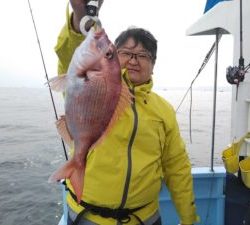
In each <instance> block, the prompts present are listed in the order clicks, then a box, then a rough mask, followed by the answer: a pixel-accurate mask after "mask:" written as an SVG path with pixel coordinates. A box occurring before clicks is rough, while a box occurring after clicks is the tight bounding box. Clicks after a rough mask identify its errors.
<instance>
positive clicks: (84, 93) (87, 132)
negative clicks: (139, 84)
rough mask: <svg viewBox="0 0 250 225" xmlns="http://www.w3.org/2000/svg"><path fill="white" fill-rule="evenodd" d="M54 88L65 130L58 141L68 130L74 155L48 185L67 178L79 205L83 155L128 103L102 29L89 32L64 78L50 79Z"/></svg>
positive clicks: (129, 97)
mask: <svg viewBox="0 0 250 225" xmlns="http://www.w3.org/2000/svg"><path fill="white" fill-rule="evenodd" d="M59 80H61V81H59ZM62 80H63V81H62ZM61 83H63V85H61ZM57 86H61V87H62V86H65V119H66V127H64V128H65V129H64V131H61V133H63V134H62V137H63V136H67V135H66V134H65V132H66V131H65V130H68V132H69V135H70V137H71V138H72V139H73V142H74V149H75V151H74V155H73V157H72V158H71V159H70V160H69V161H67V162H66V163H65V164H64V165H63V166H62V167H61V168H59V169H58V170H57V171H55V173H54V174H52V175H51V177H50V181H57V180H60V179H64V178H69V179H70V182H71V185H72V186H73V189H74V192H75V194H76V196H77V199H78V201H79V202H80V200H81V197H82V191H83V177H84V171H85V165H86V156H87V153H88V151H89V150H90V149H91V146H93V145H94V144H96V142H97V141H98V140H100V138H101V137H102V136H103V135H104V134H105V132H107V130H108V129H109V128H110V127H112V124H113V122H114V121H116V118H117V116H118V115H119V114H120V113H121V109H124V108H125V106H126V105H129V103H130V99H131V95H130V94H129V91H128V89H127V87H126V86H125V85H124V84H123V83H122V80H121V68H120V64H119V60H118V56H117V52H116V48H115V46H114V45H113V44H112V43H111V42H110V40H109V39H108V36H107V35H106V33H105V31H104V30H103V29H99V30H98V31H94V30H93V29H91V30H90V31H89V33H88V35H87V37H86V39H85V40H84V41H83V42H82V43H81V45H80V46H79V47H78V48H77V49H76V51H75V53H74V55H73V57H72V60H71V63H70V65H69V69H68V72H67V76H65V77H64V78H55V79H52V81H51V87H52V89H53V88H54V89H56V88H57ZM62 120H64V118H63V119H62ZM60 122H62V121H59V122H58V123H59V124H60ZM59 127H60V125H59ZM61 127H63V126H61ZM59 133H60V132H59Z"/></svg>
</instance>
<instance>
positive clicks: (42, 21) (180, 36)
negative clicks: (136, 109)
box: [0, 0, 233, 87]
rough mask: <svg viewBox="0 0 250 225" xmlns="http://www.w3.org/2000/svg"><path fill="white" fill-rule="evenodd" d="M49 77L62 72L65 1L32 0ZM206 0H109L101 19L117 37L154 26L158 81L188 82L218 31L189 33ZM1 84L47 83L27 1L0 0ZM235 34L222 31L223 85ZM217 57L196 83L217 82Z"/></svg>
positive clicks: (164, 83)
mask: <svg viewBox="0 0 250 225" xmlns="http://www.w3.org/2000/svg"><path fill="white" fill-rule="evenodd" d="M30 3H31V6H32V11H33V15H34V18H35V22H36V25H37V30H38V34H39V38H40V43H41V47H42V50H43V53H44V59H45V64H46V69H47V72H48V76H49V77H54V76H56V75H57V57H56V55H55V53H54V46H55V44H56V39H57V35H58V33H59V31H60V29H61V27H62V26H63V24H64V23H65V9H66V3H67V1H66V0H52V1H51V0H30ZM205 4H206V0H171V1H170V0H166V1H163V0H153V1H149V0H105V2H104V4H103V7H102V10H101V12H100V19H101V21H102V24H103V27H104V28H105V30H106V32H107V34H108V36H109V37H110V39H111V40H112V41H114V39H115V37H116V36H117V35H118V34H119V33H120V32H121V31H122V30H124V29H126V28H127V27H129V26H132V25H134V26H138V27H143V28H146V29H148V30H150V31H151V32H152V33H153V34H154V35H155V37H156V38H157V40H158V59H157V62H156V65H155V69H154V83H155V85H156V86H164V87H174V86H175V87H176V86H181V87H188V86H189V85H190V82H191V81H192V79H193V78H194V77H195V75H196V73H197V71H198V69H199V67H200V65H201V63H202V61H203V59H204V57H205V56H206V54H207V52H208V50H209V49H210V47H211V45H212V44H213V42H214V40H215V37H214V36H195V37H194V36H193V37H189V36H186V30H187V29H188V28H189V27H190V26H191V25H192V24H193V23H195V22H196V21H197V20H198V19H199V18H200V17H202V15H203V11H204V8H205ZM0 24H1V38H0V62H1V63H0V86H11V87H13V86H14V87H44V82H45V81H46V80H45V72H44V69H43V65H42V61H41V56H40V52H39V49H38V45H37V40H36V36H35V31H34V27H33V24H32V20H31V15H30V11H29V7H28V1H27V0H14V1H1V9H0ZM232 51H233V39H232V37H231V36H230V35H227V36H225V37H224V36H223V37H222V40H221V43H220V49H219V57H220V58H219V74H218V85H219V86H228V84H227V82H226V78H225V71H226V67H227V66H229V65H231V64H232V62H233V58H232ZM213 73H214V58H212V59H211V61H210V62H209V64H208V66H207V67H206V68H205V69H204V71H203V72H202V74H201V75H200V77H199V79H198V80H197V82H196V85H197V86H213Z"/></svg>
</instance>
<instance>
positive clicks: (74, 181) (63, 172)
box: [48, 159, 85, 203]
mask: <svg viewBox="0 0 250 225" xmlns="http://www.w3.org/2000/svg"><path fill="white" fill-rule="evenodd" d="M84 173H85V166H84V167H82V166H79V165H77V163H76V162H75V160H73V159H71V160H69V161H67V162H66V163H65V164H64V165H63V166H62V167H60V168H59V169H58V170H56V171H55V172H54V173H53V174H52V175H51V176H50V177H49V180H48V182H49V183H54V182H57V181H59V180H62V179H66V178H68V179H69V180H70V183H71V185H72V187H73V190H74V193H75V195H76V197H77V202H78V203H80V202H81V198H82V192H83V177H84Z"/></svg>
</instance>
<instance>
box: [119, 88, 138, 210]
mask: <svg viewBox="0 0 250 225" xmlns="http://www.w3.org/2000/svg"><path fill="white" fill-rule="evenodd" d="M130 92H131V93H132V94H133V95H134V89H132V90H131V89H130ZM131 108H132V111H133V114H134V126H133V131H132V134H131V137H130V140H129V144H128V152H127V154H128V155H127V156H128V168H127V176H126V180H125V185H124V190H123V196H122V201H121V205H120V207H119V208H124V206H125V204H126V201H127V197H128V189H129V183H130V179H131V172H132V155H131V152H132V146H133V143H134V139H135V135H136V131H137V127H138V113H137V111H136V106H135V99H133V103H132V105H131Z"/></svg>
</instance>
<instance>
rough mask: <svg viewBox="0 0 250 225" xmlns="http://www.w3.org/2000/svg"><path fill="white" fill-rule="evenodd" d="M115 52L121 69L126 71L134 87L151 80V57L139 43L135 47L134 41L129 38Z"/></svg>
mask: <svg viewBox="0 0 250 225" xmlns="http://www.w3.org/2000/svg"><path fill="white" fill-rule="evenodd" d="M117 52H118V57H119V61H120V64H121V68H126V69H127V70H128V75H129V79H130V81H131V82H132V83H133V84H134V85H140V84H143V83H145V82H147V81H148V80H150V79H151V76H152V74H153V68H154V64H153V62H152V56H151V55H150V53H149V52H148V51H147V50H146V49H144V48H143V46H142V44H141V43H138V45H135V42H134V40H133V39H132V38H129V39H128V40H127V41H126V42H125V44H124V45H122V46H121V47H119V49H117Z"/></svg>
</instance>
